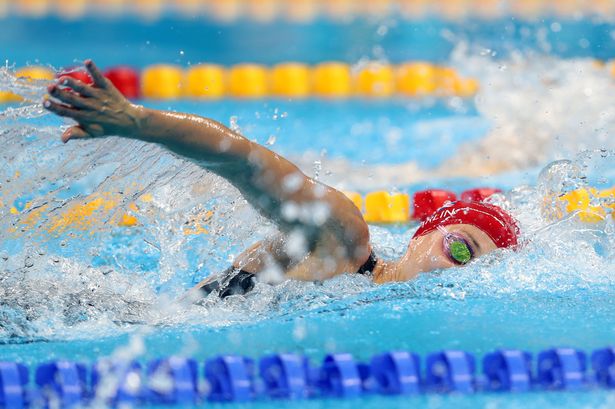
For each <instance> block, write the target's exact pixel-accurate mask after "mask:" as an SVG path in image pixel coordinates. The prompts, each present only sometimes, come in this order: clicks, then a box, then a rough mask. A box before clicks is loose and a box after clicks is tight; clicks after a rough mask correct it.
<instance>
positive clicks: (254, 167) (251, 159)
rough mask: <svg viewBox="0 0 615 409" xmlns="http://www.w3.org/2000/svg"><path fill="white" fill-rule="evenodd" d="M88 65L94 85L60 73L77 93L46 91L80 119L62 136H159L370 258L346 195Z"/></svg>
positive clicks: (261, 201)
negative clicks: (131, 97) (130, 91)
mask: <svg viewBox="0 0 615 409" xmlns="http://www.w3.org/2000/svg"><path fill="white" fill-rule="evenodd" d="M85 65H86V68H87V69H88V71H89V73H90V74H91V76H92V78H93V80H94V86H88V85H85V84H84V83H82V82H79V81H78V80H75V79H73V78H69V77H63V78H61V79H60V85H61V86H62V87H67V88H70V89H71V90H72V91H74V92H72V91H70V90H67V89H62V88H61V87H60V86H58V85H55V84H54V85H51V86H50V87H49V94H50V95H51V96H52V97H53V98H54V99H55V101H54V100H46V101H45V102H44V106H45V108H46V109H48V110H49V111H51V112H54V113H56V114H57V115H60V116H64V117H68V118H72V119H74V120H75V121H77V123H78V125H77V126H73V127H71V128H69V129H68V130H66V132H64V134H63V135H62V140H63V141H64V142H68V141H69V140H71V139H84V138H92V137H104V136H110V135H117V136H122V137H126V138H131V139H138V140H142V141H146V142H153V143H158V144H160V145H162V146H164V147H166V148H167V149H169V150H170V151H172V152H175V153H177V154H178V155H181V156H183V157H185V158H189V159H192V160H194V161H197V162H198V163H199V164H201V166H203V167H205V168H207V169H209V170H211V171H212V172H214V173H216V174H218V175H220V176H222V177H224V178H225V179H227V180H228V181H229V182H231V183H232V184H233V185H234V186H235V187H237V188H238V189H239V191H240V192H241V193H242V195H243V196H244V197H245V198H246V199H247V200H248V201H249V202H250V203H251V204H252V205H253V206H254V207H255V208H256V209H257V210H259V211H260V212H261V213H262V214H264V215H265V216H266V217H268V218H269V219H271V220H273V221H274V222H275V223H276V224H277V225H278V226H279V227H280V228H281V229H282V230H283V231H291V230H292V229H294V228H297V227H301V228H304V230H305V233H306V235H307V237H308V238H310V237H311V235H312V233H313V234H314V235H316V236H317V235H318V233H319V232H320V231H322V229H327V230H328V231H332V232H334V233H335V234H336V235H339V239H340V242H341V243H345V245H346V246H348V248H349V249H352V252H350V254H349V256H350V258H351V259H352V258H354V257H357V259H358V260H364V259H365V257H366V256H367V254H364V253H366V252H368V251H369V250H367V249H368V241H369V233H368V229H367V225H366V224H365V222H364V221H363V218H362V216H361V214H360V212H359V211H358V209H357V208H356V207H355V206H354V204H352V202H351V201H350V200H348V199H347V198H346V197H345V195H343V194H342V193H340V192H339V191H337V190H335V189H333V188H331V187H329V186H326V185H323V184H321V183H318V182H316V181H314V180H313V179H311V178H309V177H307V176H306V175H305V174H303V173H302V172H301V171H300V170H299V169H298V168H297V167H296V166H295V165H294V164H292V163H291V162H290V161H288V160H286V159H285V158H283V157H281V156H280V155H277V154H276V153H274V152H272V151H270V150H269V149H267V148H265V147H263V146H261V145H258V144H257V143H254V142H252V141H250V140H248V139H246V138H244V137H243V136H241V135H239V134H238V133H236V132H233V131H232V130H230V129H229V128H227V127H225V126H224V125H222V124H220V123H218V122H216V121H214V120H212V119H207V118H202V117H199V116H195V115H188V114H181V113H174V112H163V111H156V110H151V109H147V108H144V107H142V106H138V105H134V104H131V103H130V102H129V101H128V100H127V99H126V98H124V97H123V96H122V94H121V93H120V92H119V91H118V90H117V89H116V88H115V87H114V86H113V85H112V84H111V82H110V81H109V80H107V79H106V78H105V77H104V76H103V75H102V73H101V72H100V70H99V69H98V68H97V67H96V66H95V65H94V63H93V62H92V61H89V60H88V61H86V63H85ZM58 101H59V102H58ZM323 205H325V207H324V208H323ZM323 210H324V213H323ZM306 215H307V217H306ZM323 215H324V217H323ZM312 216H313V217H312Z"/></svg>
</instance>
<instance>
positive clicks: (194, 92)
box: [184, 64, 226, 98]
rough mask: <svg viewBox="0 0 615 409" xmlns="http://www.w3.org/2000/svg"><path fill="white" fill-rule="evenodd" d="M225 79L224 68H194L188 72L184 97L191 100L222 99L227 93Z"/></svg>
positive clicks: (209, 66)
mask: <svg viewBox="0 0 615 409" xmlns="http://www.w3.org/2000/svg"><path fill="white" fill-rule="evenodd" d="M225 77H226V72H225V70H224V68H223V67H222V66H219V65H213V64H201V65H195V66H192V67H190V68H189V69H188V70H187V71H186V77H185V86H184V95H185V96H187V97H189V98H222V97H223V96H224V95H225V93H226V79H225Z"/></svg>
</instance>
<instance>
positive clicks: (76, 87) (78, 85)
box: [60, 77, 96, 97]
mask: <svg viewBox="0 0 615 409" xmlns="http://www.w3.org/2000/svg"><path fill="white" fill-rule="evenodd" d="M60 85H62V86H66V87H69V88H70V89H72V90H73V91H75V92H77V93H79V94H80V95H82V96H84V97H93V96H94V95H95V94H96V88H93V87H90V86H89V85H87V84H85V83H83V82H81V81H79V80H77V79H74V78H71V77H60Z"/></svg>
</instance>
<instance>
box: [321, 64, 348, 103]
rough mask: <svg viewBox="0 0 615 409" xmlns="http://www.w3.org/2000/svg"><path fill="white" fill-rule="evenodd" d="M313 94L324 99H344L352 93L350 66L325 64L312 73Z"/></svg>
mask: <svg viewBox="0 0 615 409" xmlns="http://www.w3.org/2000/svg"><path fill="white" fill-rule="evenodd" d="M312 80H313V83H314V93H315V94H316V96H319V97H324V98H346V97H348V96H349V95H350V93H351V92H352V76H351V74H350V66H349V65H348V64H344V63H340V62H325V63H322V64H319V65H317V66H316V67H314V69H313V71H312Z"/></svg>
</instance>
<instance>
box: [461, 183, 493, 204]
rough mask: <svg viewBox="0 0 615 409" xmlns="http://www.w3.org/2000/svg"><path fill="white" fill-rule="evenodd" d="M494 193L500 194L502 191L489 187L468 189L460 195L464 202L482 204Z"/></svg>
mask: <svg viewBox="0 0 615 409" xmlns="http://www.w3.org/2000/svg"><path fill="white" fill-rule="evenodd" d="M496 193H502V190H500V189H493V188H490V187H481V188H476V189H469V190H466V191H465V192H463V193H461V200H464V201H466V202H483V201H485V199H487V198H488V197H489V196H491V195H493V194H496Z"/></svg>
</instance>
